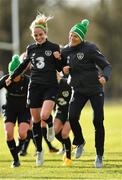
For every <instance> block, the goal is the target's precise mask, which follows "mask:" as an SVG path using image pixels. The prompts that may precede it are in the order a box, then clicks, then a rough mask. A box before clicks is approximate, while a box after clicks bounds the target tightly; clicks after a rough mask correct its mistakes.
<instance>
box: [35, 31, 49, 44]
mask: <svg viewBox="0 0 122 180" xmlns="http://www.w3.org/2000/svg"><path fill="white" fill-rule="evenodd" d="M32 37H33V38H34V40H35V41H36V42H37V43H38V44H42V43H44V42H45V41H46V38H47V34H46V33H45V32H44V31H43V30H42V29H41V28H35V29H34V30H33V32H32Z"/></svg>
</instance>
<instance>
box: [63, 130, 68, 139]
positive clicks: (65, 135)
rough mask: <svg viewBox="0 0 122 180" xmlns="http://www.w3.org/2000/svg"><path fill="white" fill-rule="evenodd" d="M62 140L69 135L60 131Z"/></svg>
mask: <svg viewBox="0 0 122 180" xmlns="http://www.w3.org/2000/svg"><path fill="white" fill-rule="evenodd" d="M61 135H62V138H63V139H67V138H68V136H69V134H68V133H67V132H66V131H62V133H61Z"/></svg>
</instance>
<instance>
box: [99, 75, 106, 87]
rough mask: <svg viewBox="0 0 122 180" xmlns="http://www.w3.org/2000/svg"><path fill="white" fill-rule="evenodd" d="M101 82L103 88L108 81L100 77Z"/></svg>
mask: <svg viewBox="0 0 122 180" xmlns="http://www.w3.org/2000/svg"><path fill="white" fill-rule="evenodd" d="M99 82H100V83H101V84H102V86H104V85H105V83H106V79H105V78H104V76H99Z"/></svg>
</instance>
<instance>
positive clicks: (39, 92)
mask: <svg viewBox="0 0 122 180" xmlns="http://www.w3.org/2000/svg"><path fill="white" fill-rule="evenodd" d="M58 91H59V88H58V86H54V87H48V86H43V85H40V84H33V83H32V84H30V87H29V92H28V98H27V104H28V105H29V107H30V108H40V107H42V104H43V102H44V100H52V101H55V100H56V98H57V95H58Z"/></svg>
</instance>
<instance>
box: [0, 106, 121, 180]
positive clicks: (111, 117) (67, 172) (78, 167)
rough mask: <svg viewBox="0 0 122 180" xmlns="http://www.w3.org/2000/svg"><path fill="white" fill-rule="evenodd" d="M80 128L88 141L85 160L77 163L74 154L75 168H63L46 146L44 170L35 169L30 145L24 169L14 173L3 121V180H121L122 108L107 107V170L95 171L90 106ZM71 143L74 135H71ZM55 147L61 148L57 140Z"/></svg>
mask: <svg viewBox="0 0 122 180" xmlns="http://www.w3.org/2000/svg"><path fill="white" fill-rule="evenodd" d="M81 117H82V118H81V120H80V122H81V124H82V128H83V133H84V137H85V139H86V145H85V152H84V154H83V156H82V157H81V158H80V159H78V160H75V159H74V157H73V153H72V160H73V166H72V167H63V166H62V160H61V159H62V156H61V155H57V154H54V153H53V154H51V153H49V152H48V149H47V145H46V144H45V142H43V146H44V150H45V162H44V165H43V166H42V167H38V168H37V167H35V156H34V153H35V148H34V146H33V144H32V142H31V144H30V146H29V148H28V155H27V156H26V157H20V161H21V167H19V168H15V169H12V168H10V164H11V160H12V158H11V155H10V153H9V151H8V148H7V145H6V142H5V135H4V130H3V129H4V124H3V121H2V119H1V121H0V179H7V180H8V179H10V180H14V179H19V180H21V179H27V180H28V179H42V180H44V179H45V180H46V179H51V180H65V179H66V180H75V179H99V180H101V179H106V180H119V179H122V104H120V103H118V104H116V103H106V104H105V129H106V138H105V154H104V167H103V168H102V169H96V168H94V164H93V162H94V159H95V148H94V128H93V124H92V111H91V107H90V106H89V104H88V105H87V106H86V107H85V108H84V110H83V112H82V115H81ZM70 136H71V139H72V133H71V134H70ZM53 144H54V145H55V146H56V147H58V148H60V147H61V146H60V143H59V142H58V141H57V140H54V142H53Z"/></svg>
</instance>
